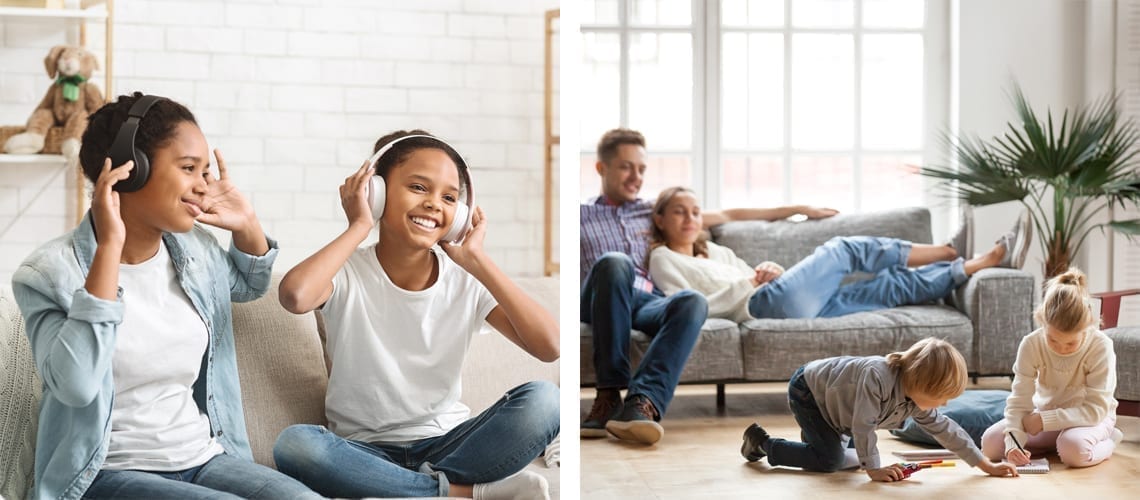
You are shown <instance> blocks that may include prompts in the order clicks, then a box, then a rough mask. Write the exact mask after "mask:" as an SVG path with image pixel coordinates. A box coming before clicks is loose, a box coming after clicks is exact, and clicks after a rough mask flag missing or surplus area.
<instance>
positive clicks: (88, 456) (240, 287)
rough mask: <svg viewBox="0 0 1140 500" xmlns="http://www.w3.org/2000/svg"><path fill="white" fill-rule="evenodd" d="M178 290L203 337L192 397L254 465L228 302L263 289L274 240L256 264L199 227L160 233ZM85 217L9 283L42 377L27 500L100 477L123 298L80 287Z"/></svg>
mask: <svg viewBox="0 0 1140 500" xmlns="http://www.w3.org/2000/svg"><path fill="white" fill-rule="evenodd" d="M162 239H163V242H164V243H165V244H166V248H167V249H168V251H169V252H170V258H171V260H172V261H173V263H174V270H175V273H176V274H177V276H178V282H179V284H181V286H182V290H184V291H185V292H186V295H187V296H189V297H190V302H191V303H193V304H194V309H195V310H197V311H198V314H199V315H200V316H201V317H202V321H203V322H204V323H205V324H206V329H207V331H208V332H209V335H210V338H209V344H208V346H207V348H206V352H205V355H204V356H203V357H202V368H201V372H200V374H199V377H198V380H197V381H195V382H194V386H193V392H194V400H195V401H196V402H197V403H198V408H199V409H201V410H202V412H204V413H205V414H206V415H207V416H208V418H209V420H210V432H211V434H212V436H213V437H215V438H217V440H218V443H219V444H221V445H222V447H223V448H225V450H226V453H227V454H230V455H235V456H238V457H242V458H245V459H247V460H250V461H252V460H253V454H252V452H251V450H250V447H249V438H248V437H247V436H246V430H245V417H244V416H243V414H242V407H241V388H240V386H239V385H238V370H237V356H236V353H235V351H234V336H233V327H232V315H231V311H230V304H231V302H247V301H251V300H254V299H256V298H258V297H260V296H261V295H263V294H264V293H265V292H266V290H267V289H268V288H269V283H270V279H271V276H270V275H271V272H272V266H273V261H274V260H275V259H276V258H277V243H276V242H275V241H273V240H272V239H269V240H268V243H269V252H268V253H266V254H265V255H264V256H262V257H255V256H252V255H249V254H246V253H243V252H241V251H240V250H238V249H237V248H235V247H234V246H233V245H231V246H230V249H229V252H228V253H227V252H226V251H225V250H224V249H223V248H222V247H221V246H220V245H219V244H218V242H217V240H216V239H215V238H214V236H213V235H212V234H211V233H210V232H209V231H207V230H206V229H205V228H204V227H202V226H201V225H195V226H194V228H193V229H192V230H190V231H189V232H187V233H181V234H171V233H166V234H163V235H162ZM95 246H96V243H95V233H94V231H93V228H92V221H91V214H90V212H88V214H87V216H86V217H84V219H83V222H81V223H80V224H79V226H78V227H77V228H76V229H75V230H73V231H72V232H70V233H68V234H64V235H63V236H60V237H58V238H56V239H54V240H52V241H50V242H48V243H46V244H44V245H43V246H41V247H40V248H38V249H36V251H34V252H32V254H31V255H30V256H28V258H27V259H25V260H24V262H23V263H21V264H20V267H19V269H17V270H16V272H15V274H14V275H13V276H12V291H13V292H14V295H15V298H16V303H17V304H18V305H19V307H20V312H21V314H22V315H23V317H24V322H25V325H26V329H27V334H28V339H29V340H30V341H31V346H32V354H33V355H34V356H35V361H36V369H37V371H38V372H39V375H40V378H41V379H42V380H43V399H42V401H41V402H40V420H39V433H38V435H37V436H36V465H35V485H34V487H33V489H32V490H31V491H30V492H29V494H28V497H29V498H33V499H49V498H50V499H54V498H63V499H77V498H80V497H81V496H82V495H83V493H84V492H85V491H86V490H87V487H88V486H90V485H91V482H92V481H93V480H94V479H95V475H96V474H98V473H99V470H100V468H101V467H102V466H103V461H104V459H105V458H106V454H107V446H108V443H109V442H110V439H111V407H112V405H113V404H114V399H115V383H114V380H113V378H112V369H111V366H112V364H111V358H112V356H113V355H114V352H115V335H116V331H117V328H118V325H119V323H121V322H122V320H123V301H122V294H123V291H122V289H121V288H120V289H119V297H118V298H117V299H116V300H114V301H110V300H104V299H100V298H98V297H95V296H93V295H91V294H89V293H88V292H87V290H86V289H85V288H84V282H85V281H86V279H87V273H88V270H89V267H90V265H91V261H92V259H93V258H94V256H95Z"/></svg>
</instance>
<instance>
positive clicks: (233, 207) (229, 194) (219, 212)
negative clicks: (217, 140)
mask: <svg viewBox="0 0 1140 500" xmlns="http://www.w3.org/2000/svg"><path fill="white" fill-rule="evenodd" d="M214 157H215V158H217V160H218V178H217V179H215V178H214V176H212V175H209V174H206V195H205V196H203V197H202V213H201V214H199V215H198V221H199V222H202V223H203V224H209V225H211V226H215V227H220V228H222V229H226V230H228V231H230V232H238V231H243V230H245V229H248V228H249V227H250V226H252V225H255V224H257V213H256V212H254V211H253V204H252V203H250V202H249V200H248V199H246V197H245V195H243V194H241V191H238V189H237V186H235V185H234V184H233V182H230V172H229V170H228V169H226V160H225V158H222V152H221V151H219V150H217V149H215V150H214Z"/></svg>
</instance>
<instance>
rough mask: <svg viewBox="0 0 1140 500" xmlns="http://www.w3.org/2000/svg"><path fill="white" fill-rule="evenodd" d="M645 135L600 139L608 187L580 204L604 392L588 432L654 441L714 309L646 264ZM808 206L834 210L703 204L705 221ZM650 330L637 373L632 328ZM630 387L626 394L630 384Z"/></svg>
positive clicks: (818, 214)
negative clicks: (673, 288) (666, 285)
mask: <svg viewBox="0 0 1140 500" xmlns="http://www.w3.org/2000/svg"><path fill="white" fill-rule="evenodd" d="M645 160H646V152H645V137H644V136H642V135H641V133H640V132H637V131H634V130H629V129H622V128H619V129H614V130H610V131H608V132H606V133H605V134H604V135H602V138H601V140H600V141H598V161H597V163H596V164H595V169H596V170H597V172H598V175H600V176H601V178H602V193H601V196H598V197H595V198H592V199H590V200H587V201H586V202H585V203H583V204H581V205H580V207H579V208H580V214H581V228H580V236H579V244H580V246H581V261H580V269H581V280H582V289H581V311H580V319H581V321H582V322H584V323H589V324H590V325H591V326H592V329H593V333H594V341H593V345H594V366H595V369H596V371H597V373H596V375H597V396H596V397H595V398H594V404H593V407H592V408H591V409H590V413H589V415H587V416H586V420H585V421H583V422H582V426H581V435H582V437H583V438H600V437H605V436H606V433H607V432H608V433H610V434H613V435H614V436H616V437H618V438H619V439H624V440H630V441H635V442H640V443H644V444H653V443H656V442H657V441H658V440H660V439H661V436H662V435H663V434H664V432H665V431H664V429H663V428H662V427H661V425H660V424H658V423H657V422H658V421H659V420H660V419H661V416H662V415H663V414H664V413H665V411H666V409H667V408H668V406H669V402H670V401H671V400H672V399H673V390H674V389H675V388H676V387H677V381H678V380H679V378H680V376H681V371H682V369H683V368H684V366H685V362H686V361H687V360H688V358H689V353H690V352H691V351H692V350H693V346H694V345H695V344H696V341H697V337H698V335H700V330H701V325H702V324H704V321H705V318H706V316H707V314H708V305H707V302H706V301H705V298H704V296H702V295H700V294H699V293H696V292H693V291H691V290H683V291H681V292H679V293H677V294H674V295H672V296H670V297H665V296H664V295H663V294H662V293H661V291H660V290H658V289H657V288H656V287H655V286H654V285H653V281H652V279H651V278H650V276H649V274H648V272H647V271H646V266H645V264H646V254H647V252H648V248H649V244H648V234H649V229H650V227H652V216H651V213H652V210H653V200H644V199H641V198H638V196H637V195H638V193H639V192H640V191H641V184H642V180H643V178H644V175H645V170H646V163H645ZM797 214H802V215H805V216H807V217H808V218H809V219H819V218H825V217H831V216H832V215H835V214H836V211H835V210H832V209H823V208H814V207H808V206H802V205H799V206H788V207H778V208H742V209H730V210H724V211H720V212H716V211H710V212H704V214H703V215H704V226H705V228H708V227H712V226H716V225H719V224H723V223H725V222H729V221H733V220H768V221H773V220H779V219H785V218H788V217H791V216H793V215H797ZM632 329H637V330H640V331H642V332H644V333H645V334H646V335H648V336H650V337H651V338H652V339H653V340H652V341H651V342H650V344H649V348H648V349H647V350H646V352H645V355H644V356H643V357H642V360H641V364H640V366H638V367H637V370H636V372H635V373H634V374H633V375H632V376H631V375H630V369H631V366H630V361H629V342H630V331H631V330H632ZM623 388H624V389H627V391H626V397H625V399H624V401H623V400H622V398H621V393H620V391H621V389H623Z"/></svg>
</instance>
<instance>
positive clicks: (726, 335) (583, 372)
mask: <svg viewBox="0 0 1140 500" xmlns="http://www.w3.org/2000/svg"><path fill="white" fill-rule="evenodd" d="M578 333H579V345H580V352H581V356H582V359H581V362H580V363H579V364H580V366H581V369H580V376H581V383H582V384H583V385H590V384H594V383H596V382H597V381H598V379H597V376H596V374H595V373H594V345H593V340H594V337H593V330H592V329H591V328H590V325H588V324H586V323H580V327H579V332H578ZM651 340H652V339H651V338H650V337H649V336H648V335H646V334H645V333H643V332H640V331H638V330H633V332H632V334H631V339H630V352H629V357H630V363H631V364H632V366H633V367H636V366H637V365H638V364H639V363H641V358H642V356H644V355H645V351H646V350H647V349H649V343H650V341H651ZM742 367H743V358H742V357H741V351H740V329H739V328H738V327H737V324H736V323H734V322H732V321H729V320H727V319H719V318H713V319H709V320H706V321H705V324H704V325H702V326H701V336H700V338H699V339H697V344H696V345H695V346H693V352H692V353H691V354H690V355H689V360H688V362H686V363H685V369H684V370H683V371H682V372H681V380H680V381H681V382H716V381H723V380H739V379H740V378H741V377H742V376H743V371H742Z"/></svg>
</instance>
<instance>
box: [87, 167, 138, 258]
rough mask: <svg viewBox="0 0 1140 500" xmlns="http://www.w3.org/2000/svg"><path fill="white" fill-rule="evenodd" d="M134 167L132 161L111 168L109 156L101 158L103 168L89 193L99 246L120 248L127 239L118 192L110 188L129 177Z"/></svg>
mask: <svg viewBox="0 0 1140 500" xmlns="http://www.w3.org/2000/svg"><path fill="white" fill-rule="evenodd" d="M134 168H135V162H133V161H128V162H126V163H124V164H122V165H119V166H118V167H115V168H111V158H110V157H108V158H107V159H106V160H103V170H101V171H100V172H99V178H98V179H96V180H95V190H94V191H92V194H91V219H92V222H94V223H95V234H97V235H98V241H99V246H103V245H118V246H119V247H120V248H121V247H122V246H123V242H124V241H126V239H127V226H126V225H125V224H123V217H122V215H121V214H120V212H119V193H118V192H116V191H114V190H113V189H111V188H112V187H113V186H114V185H115V183H117V182H119V181H121V180H124V179H126V178H127V177H129V176H130V175H131V170H133V169H134Z"/></svg>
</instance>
